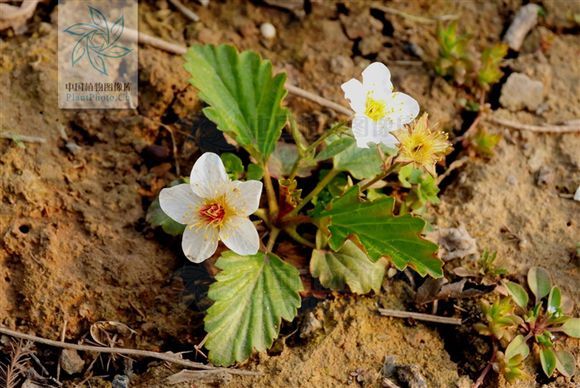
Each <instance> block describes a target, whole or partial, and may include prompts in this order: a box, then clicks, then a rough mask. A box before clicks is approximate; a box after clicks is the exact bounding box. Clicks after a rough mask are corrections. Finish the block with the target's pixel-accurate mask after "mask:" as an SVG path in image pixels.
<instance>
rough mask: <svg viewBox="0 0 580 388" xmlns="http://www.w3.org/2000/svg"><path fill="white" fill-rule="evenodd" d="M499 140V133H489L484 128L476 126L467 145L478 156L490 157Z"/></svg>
mask: <svg viewBox="0 0 580 388" xmlns="http://www.w3.org/2000/svg"><path fill="white" fill-rule="evenodd" d="M500 140H501V135H500V134H495V133H489V132H488V131H487V130H486V129H485V128H478V130H477V132H476V133H475V135H473V137H471V138H470V139H469V145H470V146H471V148H472V149H473V150H474V151H475V152H476V153H477V154H478V155H479V156H481V157H483V158H491V157H493V155H494V154H495V147H496V146H497V145H498V144H499V142H500Z"/></svg>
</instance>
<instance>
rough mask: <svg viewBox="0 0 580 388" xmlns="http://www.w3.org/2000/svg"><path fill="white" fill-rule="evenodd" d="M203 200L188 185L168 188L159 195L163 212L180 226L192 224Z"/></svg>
mask: <svg viewBox="0 0 580 388" xmlns="http://www.w3.org/2000/svg"><path fill="white" fill-rule="evenodd" d="M201 202H202V199H201V198H200V197H198V196H197V195H195V194H194V192H193V191H192V190H191V186H190V185H188V184H187V183H183V184H181V185H177V186H173V187H167V188H165V189H163V190H161V192H160V193H159V205H160V206H161V210H163V212H164V213H165V214H167V215H168V216H169V217H170V218H172V219H173V220H175V221H177V222H179V223H180V224H192V223H194V222H195V220H196V218H197V217H196V216H197V213H196V212H197V209H198V207H199V205H200V204H201Z"/></svg>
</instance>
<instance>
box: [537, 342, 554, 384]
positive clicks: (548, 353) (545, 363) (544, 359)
mask: <svg viewBox="0 0 580 388" xmlns="http://www.w3.org/2000/svg"><path fill="white" fill-rule="evenodd" d="M540 363H541V364H542V370H543V371H544V373H545V374H546V376H548V377H550V376H552V374H553V373H554V369H556V353H555V352H554V349H552V348H549V347H544V346H542V347H541V348H540Z"/></svg>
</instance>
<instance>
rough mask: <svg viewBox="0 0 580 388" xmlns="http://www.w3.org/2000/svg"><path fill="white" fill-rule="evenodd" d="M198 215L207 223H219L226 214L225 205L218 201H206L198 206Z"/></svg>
mask: <svg viewBox="0 0 580 388" xmlns="http://www.w3.org/2000/svg"><path fill="white" fill-rule="evenodd" d="M199 215H200V216H201V218H203V219H204V220H205V221H206V222H207V223H208V224H212V225H219V224H221V223H222V221H223V220H224V218H225V216H226V209H225V207H224V206H223V205H222V204H221V203H218V202H211V203H206V204H205V205H203V206H202V207H200V208H199Z"/></svg>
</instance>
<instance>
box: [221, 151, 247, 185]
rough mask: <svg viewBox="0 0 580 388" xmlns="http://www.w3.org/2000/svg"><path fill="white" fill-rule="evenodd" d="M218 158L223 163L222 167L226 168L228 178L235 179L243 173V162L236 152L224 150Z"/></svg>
mask: <svg viewBox="0 0 580 388" xmlns="http://www.w3.org/2000/svg"><path fill="white" fill-rule="evenodd" d="M220 158H221V160H222V162H223V163H224V167H225V168H226V172H227V173H228V175H229V177H230V178H232V179H233V180H236V179H239V178H240V177H241V176H242V174H243V173H244V164H243V163H242V159H240V158H239V157H238V156H237V155H236V154H232V153H231V152H225V153H223V154H221V155H220Z"/></svg>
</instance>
